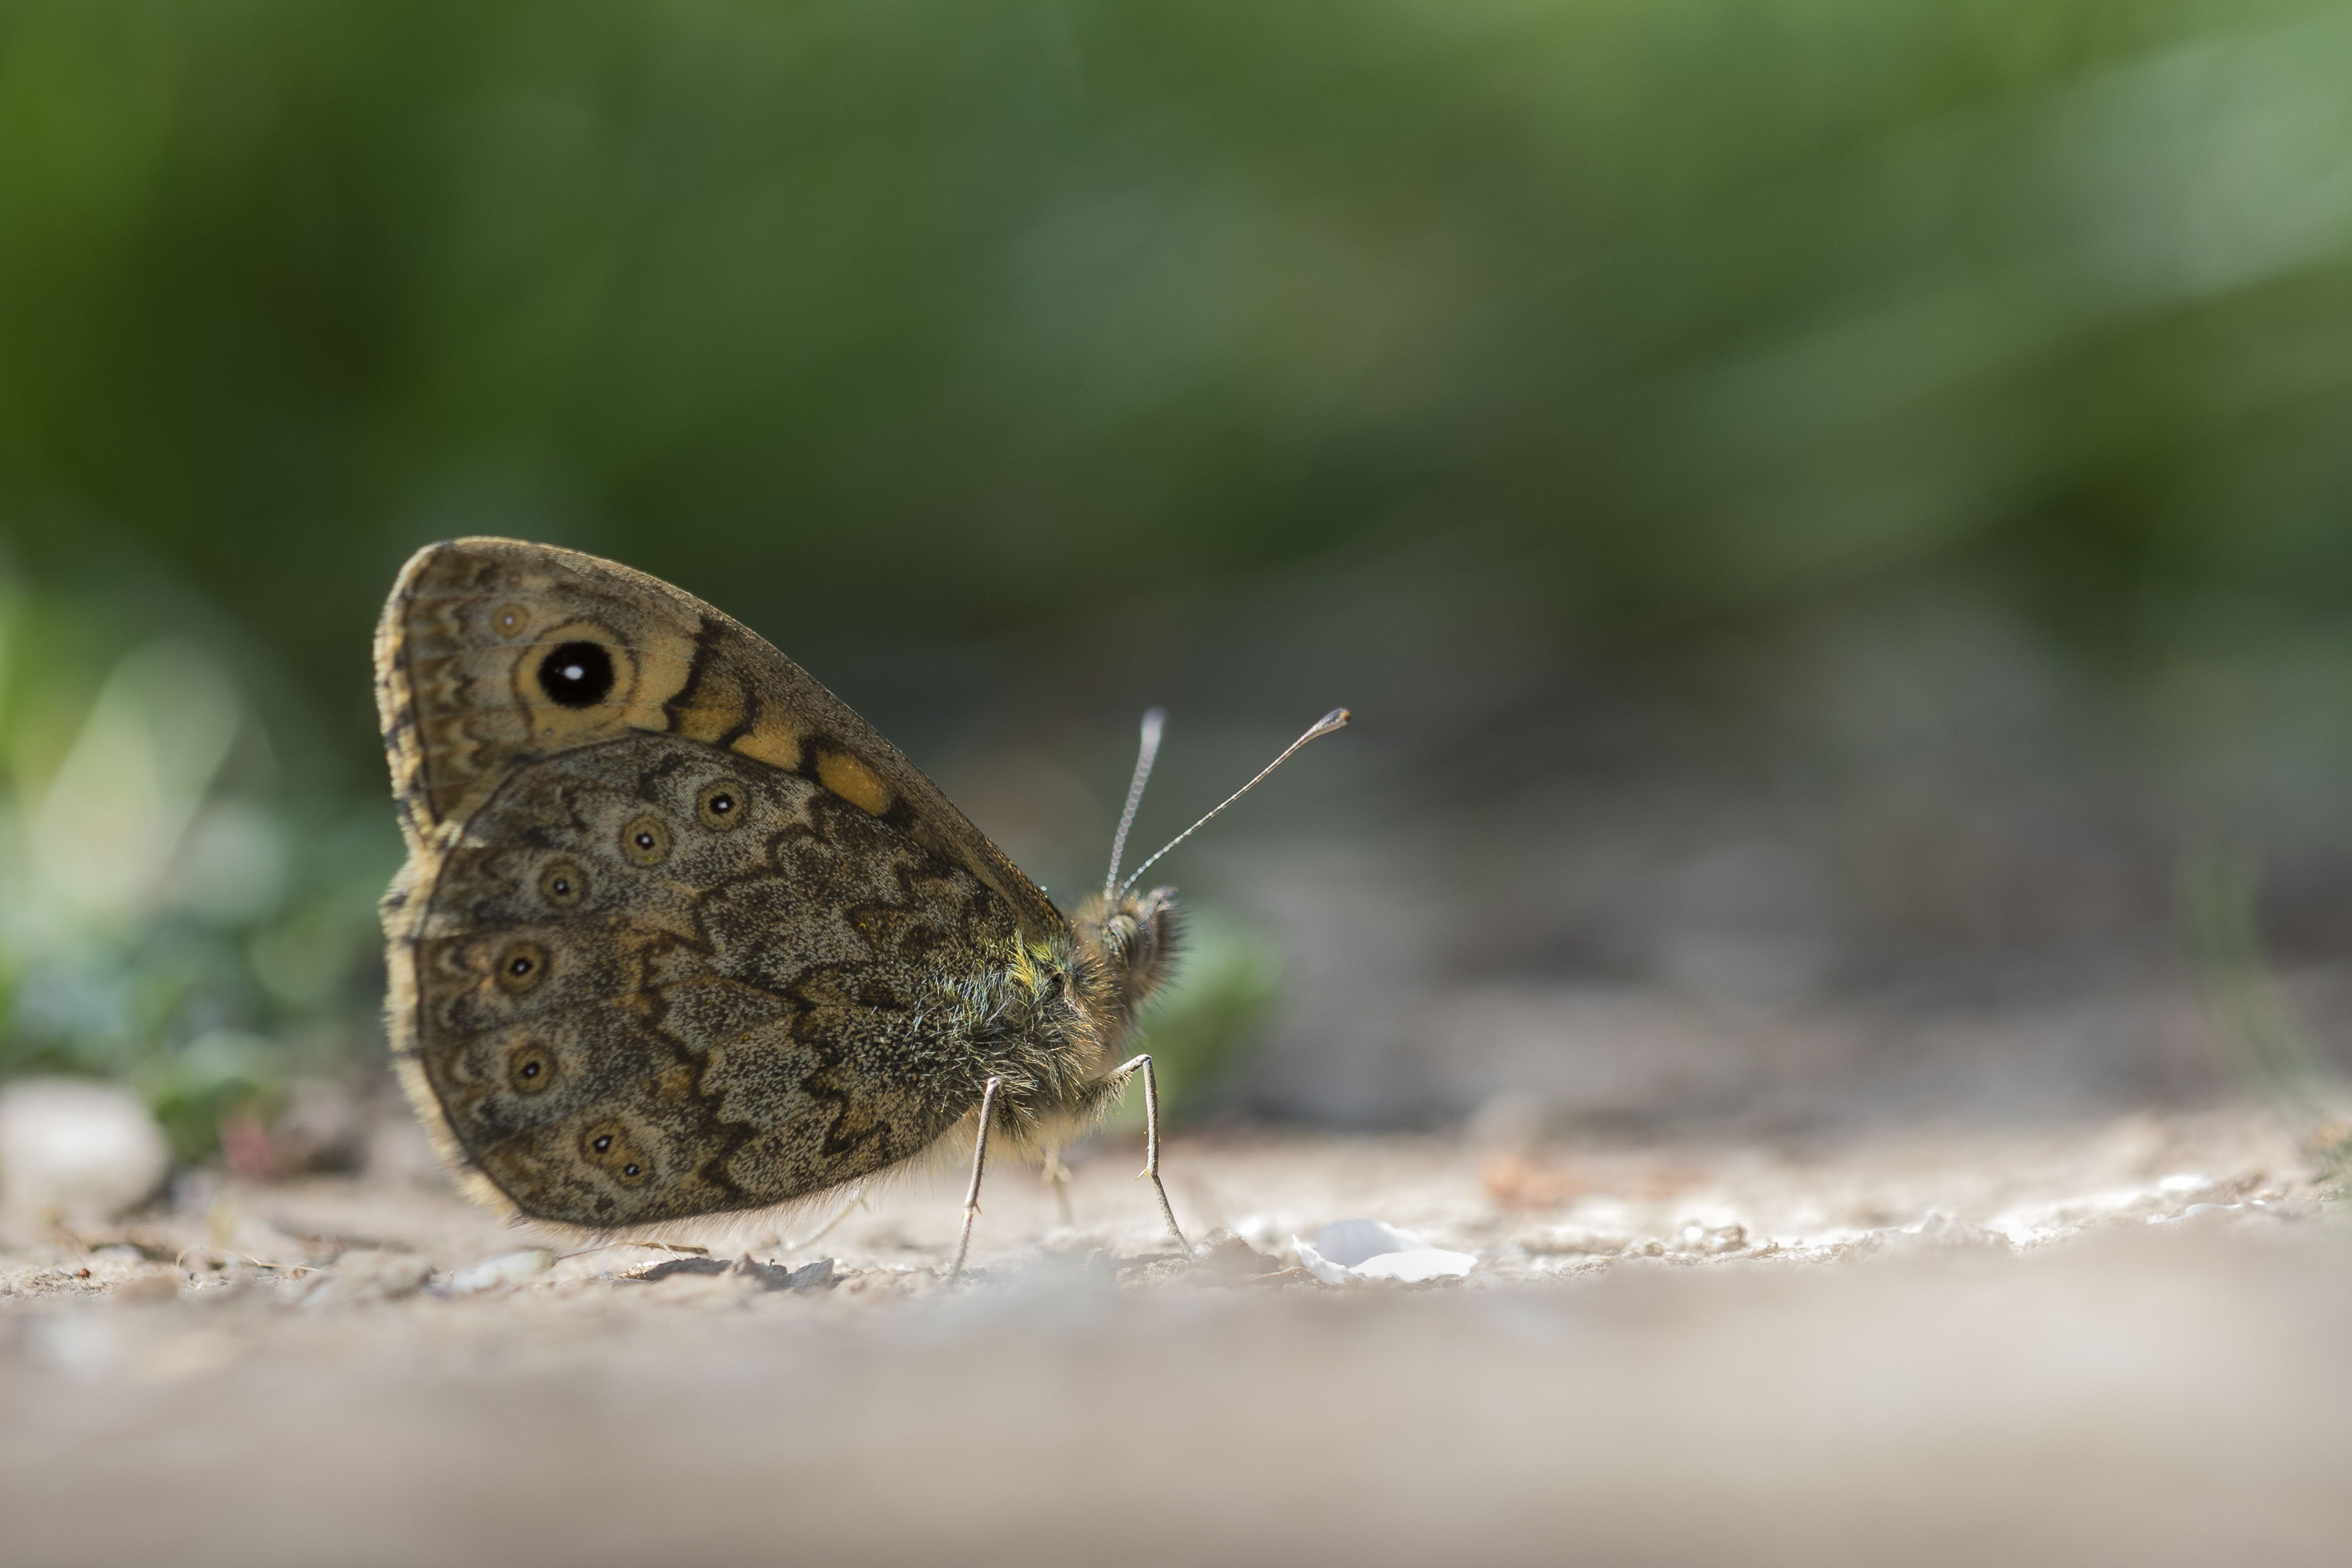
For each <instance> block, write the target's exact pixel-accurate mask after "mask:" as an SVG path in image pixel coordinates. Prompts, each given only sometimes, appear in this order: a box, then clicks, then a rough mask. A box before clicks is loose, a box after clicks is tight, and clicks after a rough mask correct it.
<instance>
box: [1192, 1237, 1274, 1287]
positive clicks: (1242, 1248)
mask: <svg viewBox="0 0 2352 1568" xmlns="http://www.w3.org/2000/svg"><path fill="white" fill-rule="evenodd" d="M1195 1262H1196V1264H1197V1266H1198V1267H1199V1268H1200V1269H1201V1270H1202V1271H1203V1272H1204V1273H1207V1274H1209V1275H1211V1276H1213V1277H1214V1278H1215V1279H1217V1280H1221V1281H1228V1282H1232V1283H1239V1282H1241V1281H1244V1280H1255V1279H1259V1278H1262V1277H1263V1276H1265V1275H1267V1274H1279V1273H1281V1272H1282V1270H1283V1269H1284V1268H1285V1267H1286V1265H1285V1264H1284V1262H1283V1261H1282V1260H1281V1259H1279V1258H1269V1257H1267V1256H1266V1255H1265V1253H1263V1252H1261V1251H1259V1250H1258V1249H1256V1248H1255V1247H1253V1246H1251V1245H1250V1244H1249V1243H1248V1242H1246V1241H1244V1240H1243V1239H1241V1238H1240V1237H1238V1236H1223V1237H1213V1238H1211V1239H1210V1241H1209V1245H1208V1246H1207V1247H1205V1248H1204V1249H1202V1252H1201V1255H1200V1257H1199V1258H1198V1259H1197V1260H1195Z"/></svg>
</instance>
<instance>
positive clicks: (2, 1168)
mask: <svg viewBox="0 0 2352 1568" xmlns="http://www.w3.org/2000/svg"><path fill="white" fill-rule="evenodd" d="M171 1165H172V1154H171V1150H170V1149H169V1148H168V1147H167V1146H166V1145H165V1144H164V1142H163V1130H162V1129H161V1128H159V1127H158V1126H156V1125H155V1118H154V1117H152V1116H151V1115H149V1114H148V1113H147V1107H146V1106H144V1105H142V1104H141V1103H140V1102H139V1100H138V1099H137V1098H136V1097H135V1096H133V1095H131V1094H130V1093H127V1092H124V1091H123V1090H121V1089H118V1088H116V1087H115V1086H114V1085H112V1084H110V1083H93V1082H86V1081H84V1080H81V1079H74V1078H30V1079H26V1080H24V1081H23V1082H17V1083H13V1084H11V1085H9V1086H8V1088H7V1089H6V1090H5V1091H0V1204H4V1205H5V1207H7V1208H8V1210H9V1211H10V1212H12V1213H14V1214H17V1215H22V1216H26V1217H28V1218H38V1219H41V1220H45V1221H55V1220H66V1221H78V1222H82V1223H89V1222H90V1221H95V1220H104V1219H110V1218H113V1217H114V1216H116V1215H118V1214H121V1212H122V1211H123V1210H125V1209H127V1208H131V1207H134V1206H136V1205H138V1204H140V1203H142V1202H144V1201H145V1200H146V1199H147V1198H149V1197H152V1196H153V1194H154V1192H155V1190H156V1188H158V1187H159V1186H162V1185H163V1176H164V1175H165V1173H166V1172H168V1171H169V1170H170V1169H171Z"/></svg>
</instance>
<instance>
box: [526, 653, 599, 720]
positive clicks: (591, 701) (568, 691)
mask: <svg viewBox="0 0 2352 1568" xmlns="http://www.w3.org/2000/svg"><path fill="white" fill-rule="evenodd" d="M539 689H540V690H541V691H543V692H545V693H546V694H547V695H548V700H549V701H551V702H553V703H555V704H557V705H558V706H562V707H593V706H595V705H596V704H597V703H600V702H603V701H604V698H605V696H606V695H607V694H609V693H610V692H611V691H612V689H613V655H612V654H611V653H608V652H607V651H606V650H605V647H604V644H603V643H562V644H560V645H559V646H557V647H556V648H555V650H554V651H553V652H551V653H549V654H548V655H547V657H546V658H544V659H541V661H540V662H539Z"/></svg>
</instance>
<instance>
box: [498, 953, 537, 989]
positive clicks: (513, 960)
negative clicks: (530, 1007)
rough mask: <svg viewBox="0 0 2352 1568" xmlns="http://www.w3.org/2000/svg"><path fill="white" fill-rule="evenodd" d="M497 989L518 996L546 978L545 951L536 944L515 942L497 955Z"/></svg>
mask: <svg viewBox="0 0 2352 1568" xmlns="http://www.w3.org/2000/svg"><path fill="white" fill-rule="evenodd" d="M497 973H498V977H499V988H500V989H502V990H504V991H506V992H508V993H509V995H513V996H518V997H519V996H520V995H522V994H523V993H524V992H525V991H528V990H530V989H532V988H535V987H537V986H538V984H539V983H540V982H541V980H544V979H545V978H547V949H546V948H544V947H542V946H540V945H539V944H538V943H536V942H517V943H515V944H514V945H513V946H510V947H509V948H507V949H506V950H505V951H504V952H502V953H500V954H499V962H498V970H497Z"/></svg>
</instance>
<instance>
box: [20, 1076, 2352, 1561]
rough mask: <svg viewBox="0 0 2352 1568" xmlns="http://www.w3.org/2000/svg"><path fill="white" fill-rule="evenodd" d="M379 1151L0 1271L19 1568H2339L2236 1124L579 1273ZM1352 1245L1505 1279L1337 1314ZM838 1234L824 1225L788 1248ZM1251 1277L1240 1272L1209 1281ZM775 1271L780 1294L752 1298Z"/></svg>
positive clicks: (1297, 1193)
mask: <svg viewBox="0 0 2352 1568" xmlns="http://www.w3.org/2000/svg"><path fill="white" fill-rule="evenodd" d="M404 1149H405V1145H400V1144H399V1143H398V1142H397V1139H396V1138H395V1140H394V1147H393V1151H392V1153H391V1154H389V1155H384V1156H383V1157H381V1158H379V1159H378V1160H377V1161H376V1162H375V1164H374V1166H373V1168H372V1170H371V1172H370V1173H369V1174H368V1175H367V1176H364V1177H352V1178H337V1179H318V1180H310V1181H303V1182H298V1183H289V1184H285V1185H278V1186H250V1187H247V1186H211V1185H207V1184H205V1183H203V1182H194V1183H188V1182H184V1183H183V1185H182V1186H181V1188H180V1190H179V1192H178V1195H177V1201H176V1203H175V1204H174V1205H173V1206H171V1207H163V1208H159V1209H157V1210H156V1211H153V1212H151V1213H149V1214H146V1215H142V1216H140V1217H135V1218H132V1219H131V1220H129V1221H126V1222H124V1223H123V1224H121V1225H120V1226H118V1227H114V1228H110V1229H109V1230H107V1231H105V1232H102V1233H90V1234H83V1235H79V1236H68V1235H64V1234H61V1233H58V1232H55V1231H49V1232H45V1233H41V1234H24V1233H21V1232H20V1233H19V1234H17V1235H16V1236H14V1237H13V1238H11V1239H10V1242H9V1245H8V1246H7V1247H6V1248H5V1249H0V1410H5V1412H6V1413H7V1415H6V1418H5V1422H0V1561H5V1562H7V1563H20V1562H21V1563H34V1562H43V1563H48V1562H62V1561H74V1562H96V1563H115V1562H121V1563H146V1562H157V1561H173V1562H186V1563H364V1564H373V1563H417V1562H431V1563H476V1562H479V1563H494V1562H495V1563H539V1562H551V1563H552V1562H562V1563H634V1562H640V1561H648V1560H655V1559H662V1560H669V1559H677V1558H680V1557H684V1558H686V1559H687V1560H690V1561H712V1562H720V1561H736V1560H741V1561H747V1562H771V1561H773V1562H797V1561H802V1560H804V1559H809V1558H817V1557H822V1558H825V1559H830V1560H845V1561H851V1562H873V1563H929V1562H938V1561H942V1560H954V1561H962V1562H973V1563H1000V1562H1001V1563H1061V1562H1072V1563H1094V1562H1105V1563H1193V1562H1203V1561H1210V1560H1230V1561H1236V1562H1277V1561H1279V1562H1335V1563H1343V1562H1370V1563H1427V1562H1439V1561H1443V1562H1498V1563H1500V1562H1551V1561H1566V1560H1575V1561H1580V1562H1592V1563H1720V1562H1726V1561H1739V1562H1749V1561H1753V1562H1762V1563H1783V1562H1786V1563H1843V1562H1853V1563H1885V1562H1892V1561H1900V1562H1905V1563H1919V1562H1926V1563H1943V1562H1954V1563H1958V1562H1977V1561H1981V1560H1989V1559H1990V1558H1993V1557H1995V1556H1998V1557H2000V1558H2001V1559H2003V1560H2013V1561H2033V1562H2050V1563H2109V1562H2113V1563H2125V1562H2131V1563H2220V1562H2230V1563H2257V1562H2260V1563H2306V1562H2308V1563H2338V1562H2341V1561H2343V1560H2344V1558H2345V1556H2346V1554H2347V1552H2352V1546H2347V1544H2346V1542H2347V1528H2352V1487H2347V1485H2346V1476H2345V1472H2346V1470H2347V1455H2346V1452H2345V1444H2344V1441H2343V1437H2342V1432H2343V1427H2344V1418H2343V1413H2344V1412H2345V1411H2347V1409H2352V1333H2347V1325H2352V1247H2347V1242H2346V1238H2345V1235H2344V1226H2343V1224H2342V1223H2341V1221H2340V1220H2339V1219H2337V1218H2332V1213H2333V1210H2334V1209H2335V1207H2336V1205H2334V1204H2333V1203H2332V1202H2331V1201H2330V1200H2329V1197H2328V1195H2327V1193H2326V1190H2325V1189H2324V1188H2323V1187H2322V1186H2320V1185H2319V1184H2318V1182H2317V1179H2316V1176H2317V1173H2316V1172H2315V1169H2314V1168H2313V1163H2312V1159H2311V1156H2310V1155H2307V1154H2306V1153H2305V1151H2304V1150H2303V1149H2301V1148H2299V1147H2298V1145H2297V1144H2296V1142H2295V1140H2294V1137H2293V1136H2292V1135H2290V1134H2289V1133H2288V1132H2287V1131H2285V1130H2284V1128H2282V1127H2281V1126H2280V1125H2279V1124H2276V1123H2274V1122H2273V1121H2272V1120H2270V1119H2268V1118H2266V1117H2264V1116H2263V1115H2261V1114H2259V1113H2252V1112H2246V1113H2210V1114H2204V1115H2199V1116H2175V1117H2157V1116H2134V1117H2128V1118H2125V1119H2122V1120H2116V1121H2105V1122H2100V1123H2096V1124H2084V1125H2077V1126H2071V1127H2063V1128H2051V1129H2043V1130H2040V1131H2034V1132H2022V1131H2016V1130H2009V1131H1981V1130H1979V1131H1966V1130H1961V1131H1943V1132H1921V1131H1916V1130H1914V1131H1910V1132H1906V1133H1901V1134H1895V1133H1888V1134H1882V1135H1879V1136H1875V1137H1873V1138H1865V1139H1857V1140H1853V1141H1849V1142H1846V1143H1843V1144H1840V1145H1835V1146H1815V1147H1810V1148H1799V1147H1790V1146H1761V1145H1758V1146H1750V1145H1740V1144H1737V1143H1724V1142H1719V1141H1716V1142H1694V1143H1688V1144H1646V1145H1635V1144H1621V1145H1609V1146H1606V1147H1602V1146H1595V1145H1576V1146H1566V1145H1563V1146H1554V1147H1545V1148H1539V1149H1534V1150H1529V1151H1524V1152H1522V1153H1520V1154H1517V1155H1498V1154H1496V1153H1495V1152H1493V1151H1491V1150H1486V1151H1481V1150H1477V1149H1473V1148H1469V1147H1465V1145H1463V1144H1461V1143H1459V1142H1448V1141H1432V1140H1367V1139H1336V1138H1303V1137H1292V1136H1274V1135H1264V1136H1255V1135H1254V1136H1238V1135H1236V1136H1228V1137H1223V1138H1215V1139H1211V1138H1195V1139H1190V1140H1184V1139H1180V1140H1178V1141H1176V1142H1175V1143H1174V1144H1173V1145H1171V1150H1170V1152H1169V1155H1168V1166H1169V1169H1170V1172H1171V1177H1172V1179H1171V1186H1172V1188H1173V1190H1174V1194H1175V1199H1176V1203H1177V1207H1178V1209H1179V1212H1180V1214H1181V1216H1183V1217H1184V1218H1186V1219H1187V1221H1188V1222H1189V1223H1190V1224H1191V1225H1192V1227H1193V1228H1194V1230H1195V1233H1196V1237H1197V1238H1199V1239H1203V1240H1205V1239H1208V1238H1209V1237H1210V1235H1211V1233H1213V1232H1214V1233H1219V1239H1220V1241H1221V1242H1222V1245H1221V1246H1220V1247H1219V1248H1218V1249H1217V1250H1215V1251H1214V1252H1213V1253H1212V1254H1210V1256H1209V1257H1208V1258H1207V1259H1206V1260H1204V1261H1199V1262H1192V1263H1188V1262H1185V1261H1184V1260H1181V1258H1179V1257H1178V1256H1177V1255H1176V1254H1175V1253H1174V1251H1173V1249H1172V1248H1171V1247H1170V1246H1169V1244H1168V1243H1167V1242H1166V1241H1165V1240H1164V1239H1163V1237H1162V1236H1161V1235H1160V1233H1159V1231H1158V1228H1157V1225H1156V1221H1155V1219H1154V1218H1153V1214H1152V1211H1151V1208H1150V1203H1149V1199H1148V1195H1147V1193H1146V1190H1145V1189H1144V1188H1143V1187H1142V1186H1140V1185H1139V1184H1136V1183H1132V1182H1130V1181H1129V1180H1128V1179H1127V1177H1128V1174H1129V1171H1130V1170H1131V1168H1132V1164H1131V1162H1132V1159H1133V1153H1132V1151H1131V1150H1126V1149H1119V1148H1109V1149H1104V1150H1099V1151H1097V1152H1096V1153H1095V1154H1094V1155H1092V1157H1091V1158H1089V1159H1088V1160H1087V1161H1086V1162H1085V1163H1083V1164H1082V1165H1081V1166H1079V1167H1078V1169H1077V1173H1076V1182H1075V1184H1074V1189H1073V1198H1074V1203H1075V1218H1076V1221H1077V1223H1076V1226H1063V1225H1061V1224H1060V1223H1059V1220H1058V1217H1057V1215H1056V1212H1055V1207H1054V1204H1053V1202H1052V1201H1051V1198H1050V1197H1049V1195H1048V1193H1047V1191H1046V1189H1045V1187H1044V1186H1043V1185H1042V1184H1041V1183H1040V1182H1039V1181H1038V1179H1037V1177H1036V1176H1035V1174H1034V1172H1024V1171H1022V1170H1020V1169H1019V1168H1017V1167H1009V1168H1003V1169H1000V1170H998V1171H997V1172H995V1173H994V1175H993V1176H992V1186H991V1188H990V1192H989V1195H988V1197H987V1199H986V1213H985V1215H984V1217H983V1218H982V1222H981V1229H980V1232H979V1238H978V1240H977V1242H976V1244H975V1248H974V1253H973V1260H974V1264H975V1271H974V1273H973V1275H972V1277H971V1279H970V1280H969V1281H967V1282H966V1283H965V1284H963V1285H961V1286H960V1287H956V1288H953V1289H950V1288H948V1287H946V1286H944V1285H943V1284H942V1282H941V1281H940V1270H941V1268H942V1266H943V1263H944V1260H945V1258H946V1254H947V1249H948V1248H949V1246H950V1243H951V1241H952V1239H953V1232H954V1228H955V1223H956V1220H957V1218H958V1197H959V1196H960V1195H959V1193H958V1192H957V1190H956V1187H957V1185H958V1184H957V1182H956V1180H955V1179H954V1178H952V1177H941V1178H939V1179H935V1180H931V1181H929V1182H918V1183H914V1184H910V1185H908V1186H905V1187H903V1188H901V1189H899V1190H896V1191H892V1192H889V1193H886V1194H880V1195H876V1196H874V1197H870V1198H869V1199H868V1200H867V1202H866V1204H865V1205H864V1206H863V1207H858V1208H856V1209H854V1210H852V1211H850V1212H849V1213H848V1215H847V1217H846V1218H845V1219H844V1220H843V1221H842V1223H841V1224H840V1225H839V1226H838V1227H837V1228H835V1229H834V1230H833V1231H832V1232H831V1233H830V1234H829V1235H827V1236H825V1237H824V1238H823V1239H822V1240H821V1241H820V1242H818V1243H816V1244H814V1245H803V1246H797V1247H796V1246H793V1245H792V1243H793V1240H794V1239H795V1238H794V1237H792V1236H787V1237H782V1238H779V1237H776V1236H774V1235H773V1234H772V1230H771V1231H770V1232H769V1233H765V1234H761V1233H757V1232H759V1231H760V1229H761V1228H758V1227H753V1228H751V1229H750V1231H747V1232H746V1233H744V1234H740V1235H739V1236H737V1237H735V1238H732V1239H730V1244H729V1245H727V1246H726V1247H724V1248H715V1249H713V1251H712V1252H711V1253H709V1254H708V1255H700V1254H694V1253H668V1252H663V1251H660V1250H658V1249H649V1248H637V1247H629V1248H614V1249H604V1250H601V1251H595V1252H588V1253H583V1254H580V1255H576V1256H556V1255H555V1254H556V1253H557V1252H558V1251H559V1250H560V1249H557V1248H548V1249H541V1239H539V1238H536V1237H534V1236H532V1235H530V1233H528V1232H523V1231H518V1230H514V1229H510V1228H503V1227H501V1226H500V1225H499V1223H498V1222H497V1221H496V1220H495V1219H493V1218H490V1217H488V1216H487V1215H485V1214H483V1213H481V1212H479V1211H478V1210H475V1209H473V1208H471V1207H467V1205H465V1204H464V1203H463V1202H462V1201H460V1200H458V1199H457V1198H456V1197H453V1196H452V1195H451V1194H450V1193H449V1191H448V1189H447V1188H446V1185H445V1184H443V1183H442V1182H441V1181H440V1180H439V1179H438V1178H437V1176H434V1175H433V1174H432V1173H430V1172H429V1171H428V1170H423V1169H420V1168H419V1167H418V1166H417V1164H416V1162H415V1160H414V1158H413V1151H407V1152H404ZM1351 1216H1370V1217H1375V1218H1381V1219H1384V1220H1387V1221H1389V1222H1391V1223H1392V1224H1395V1225H1399V1226H1402V1227H1407V1228H1412V1229H1413V1230H1415V1231H1417V1232H1419V1233H1420V1234H1422V1235H1423V1236H1424V1237H1425V1238H1426V1239H1429V1240H1430V1241H1431V1242H1433V1243H1434V1244H1436V1245H1438V1246H1441V1247H1445V1248H1449V1249H1458V1250H1461V1251H1465V1252H1469V1253H1473V1254H1475V1256H1476V1258H1477V1264H1476V1266H1475V1269H1474V1270H1472V1272H1471V1273H1470V1274H1469V1275H1468V1277H1467V1278H1466V1279H1465V1280H1462V1281H1458V1282H1454V1283H1448V1284H1444V1285H1429V1286H1421V1287H1402V1286H1397V1285H1393V1284H1389V1285H1374V1284H1364V1283H1350V1284H1348V1285H1345V1286H1340V1287H1331V1286H1327V1285H1324V1284H1321V1283H1319V1282H1317V1281H1313V1280H1312V1279H1310V1278H1307V1277H1305V1276H1303V1275H1302V1274H1301V1273H1300V1272H1299V1271H1297V1270H1295V1269H1293V1268H1291V1267H1290V1264H1291V1262H1292V1255H1291V1251H1290V1245H1289V1241H1290V1238H1291V1237H1292V1236H1293V1235H1294V1234H1297V1235H1303V1236H1307V1237H1308V1238H1310V1239H1311V1237H1312V1235H1313V1233H1314V1230H1315V1228H1317V1227H1318V1226H1319V1225H1321V1224H1323V1223H1325V1222H1327V1221H1330V1220H1334V1219H1339V1218H1348V1217H1351ZM805 1223H806V1222H804V1228H805ZM1226 1238H1231V1239H1226ZM746 1253H748V1254H749V1256H750V1259H751V1262H750V1263H748V1264H746V1263H743V1262H741V1261H740V1260H741V1259H742V1257H743V1256H744V1255H745V1254H746Z"/></svg>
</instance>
